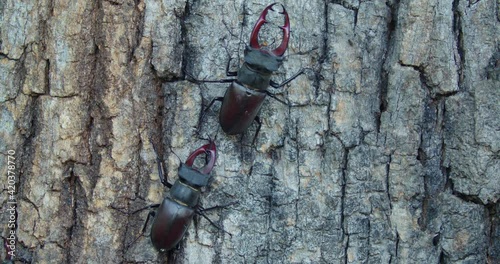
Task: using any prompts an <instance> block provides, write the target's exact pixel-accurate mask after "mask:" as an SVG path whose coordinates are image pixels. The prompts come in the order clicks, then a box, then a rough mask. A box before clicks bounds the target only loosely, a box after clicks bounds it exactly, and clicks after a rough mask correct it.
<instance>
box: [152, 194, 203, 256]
mask: <svg viewBox="0 0 500 264" xmlns="http://www.w3.org/2000/svg"><path fill="white" fill-rule="evenodd" d="M194 213H195V210H194V209H193V208H189V207H187V206H184V205H181V204H179V203H177V202H175V201H172V200H170V199H169V198H165V199H164V200H163V202H162V203H161V205H160V207H159V208H158V210H157V211H156V216H155V219H154V222H153V226H152V227H151V242H153V245H154V247H155V248H156V249H158V250H160V251H166V250H170V249H172V248H173V247H175V246H176V245H177V244H178V243H179V242H180V241H181V239H182V238H183V237H184V233H186V230H187V228H188V227H189V224H191V220H192V219H193V215H194Z"/></svg>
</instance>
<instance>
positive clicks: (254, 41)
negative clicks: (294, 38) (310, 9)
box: [250, 3, 290, 57]
mask: <svg viewBox="0 0 500 264" xmlns="http://www.w3.org/2000/svg"><path fill="white" fill-rule="evenodd" d="M276 4H277V3H274V4H271V5H269V6H267V7H266V8H265V9H264V11H262V13H261V14H260V17H259V19H257V22H255V26H254V27H253V30H252V34H250V47H252V48H254V49H261V48H262V47H261V46H260V44H259V40H258V38H259V31H260V28H261V27H262V26H263V25H264V24H265V23H267V21H266V16H267V12H268V11H269V9H271V10H274V9H273V6H274V5H276ZM281 7H282V8H283V11H282V12H280V14H283V15H284V16H285V24H284V25H283V26H280V28H281V30H282V31H283V40H282V41H281V44H280V46H279V47H277V48H276V49H274V50H272V51H271V53H272V54H274V55H275V56H278V57H280V56H283V54H284V53H285V51H286V49H287V47H288V40H289V39H290V19H289V18H288V13H287V12H286V10H285V7H284V6H283V5H281Z"/></svg>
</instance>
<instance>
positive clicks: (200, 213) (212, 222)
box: [197, 211, 233, 236]
mask: <svg viewBox="0 0 500 264" xmlns="http://www.w3.org/2000/svg"><path fill="white" fill-rule="evenodd" d="M197 213H198V214H199V215H201V216H203V218H205V219H207V221H208V222H209V223H210V224H212V225H213V226H215V227H217V229H219V230H221V231H222V232H224V233H227V234H228V235H230V236H233V234H231V233H229V232H227V231H226V230H224V228H222V227H221V226H220V225H218V224H216V223H214V221H212V220H210V218H208V216H206V215H205V214H204V213H203V212H202V211H198V212H197Z"/></svg>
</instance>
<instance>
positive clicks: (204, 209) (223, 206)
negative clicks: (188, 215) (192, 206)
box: [198, 201, 240, 212]
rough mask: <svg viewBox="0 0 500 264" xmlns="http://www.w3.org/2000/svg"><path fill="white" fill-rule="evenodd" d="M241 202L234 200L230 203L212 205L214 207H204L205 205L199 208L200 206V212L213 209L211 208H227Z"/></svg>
mask: <svg viewBox="0 0 500 264" xmlns="http://www.w3.org/2000/svg"><path fill="white" fill-rule="evenodd" d="M239 203H240V202H239V201H234V202H230V203H227V204H223V205H216V206H212V207H208V208H203V206H198V208H199V210H198V211H199V212H207V211H211V210H214V209H220V208H226V207H228V206H231V205H235V204H239Z"/></svg>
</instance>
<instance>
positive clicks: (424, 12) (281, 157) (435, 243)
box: [0, 0, 500, 263]
mask: <svg viewBox="0 0 500 264" xmlns="http://www.w3.org/2000/svg"><path fill="white" fill-rule="evenodd" d="M268 4H269V3H268V2H266V1H244V0H238V1H231V2H227V1H205V0H203V1H187V0H184V1H174V0H163V1H158V0H145V1H127V0H116V1H69V0H62V1H51V0H38V1H16V0H2V1H0V13H1V17H0V21H1V22H0V23H1V32H0V34H1V43H0V45H1V46H0V49H1V50H0V61H1V63H0V72H1V73H0V76H1V78H0V82H1V85H0V89H1V93H0V116H1V120H0V122H1V126H0V152H1V153H2V158H0V171H1V175H2V182H3V184H4V188H3V192H2V194H1V196H0V204H2V208H3V210H2V211H3V212H5V213H3V214H2V215H1V223H2V236H3V237H4V238H7V237H8V236H9V232H10V230H9V228H8V227H7V223H8V220H9V217H10V215H9V211H7V208H8V207H9V204H8V202H9V201H11V200H9V192H8V191H9V189H8V181H7V175H8V156H9V155H10V154H9V153H12V151H15V154H14V155H13V156H14V157H15V159H16V160H15V162H16V164H15V167H16V168H15V170H13V171H14V172H15V175H16V186H15V187H16V194H15V200H16V201H17V204H16V206H17V208H16V209H17V215H16V229H15V232H16V241H17V243H16V248H15V249H16V251H15V254H16V258H15V259H16V261H17V262H19V263H21V262H22V263H136V262H139V263H165V262H168V263H499V262H500V260H499V258H500V256H499V252H500V241H499V237H500V229H499V224H500V221H499V211H500V205H499V202H498V201H499V197H500V176H499V171H500V163H499V150H500V118H498V117H499V116H500V104H499V103H498V102H499V101H500V89H499V87H500V41H499V40H500V27H499V24H500V1H498V0H482V1H480V0H475V1H474V0H469V1H465V0H444V1H438V0H419V1H411V0H402V1H394V0H387V1H356V0H346V1H341V0H332V1H319V0H308V1H305V0H300V1H286V2H284V5H285V6H286V10H287V11H288V13H289V15H290V19H291V27H292V37H291V40H290V45H289V48H288V51H287V53H286V60H285V62H284V64H283V66H282V67H281V68H280V70H279V71H278V72H277V73H276V74H275V75H274V76H273V79H274V80H275V81H277V82H279V81H281V80H284V79H286V78H287V77H288V76H291V75H292V74H294V73H295V72H297V71H298V70H299V69H301V68H303V67H307V68H311V69H313V70H312V71H307V74H305V75H301V76H300V77H298V78H297V79H296V80H294V81H293V82H292V83H290V84H289V85H287V87H286V89H278V90H276V89H271V90H272V91H273V92H275V93H279V95H278V97H280V98H282V99H284V100H286V101H287V102H288V103H289V105H283V104H280V103H279V102H277V101H275V100H273V99H272V98H268V99H266V102H265V103H264V106H263V108H262V110H261V112H260V116H261V119H262V121H263V124H262V129H261V132H260V134H259V136H258V137H257V141H256V143H255V146H251V140H252V137H253V135H254V133H255V129H256V126H251V128H250V129H249V130H248V131H247V132H246V133H245V134H244V135H243V136H241V135H237V136H228V135H226V134H224V133H223V131H222V130H221V129H220V127H219V125H218V117H217V113H218V109H219V104H215V106H214V107H213V108H212V109H211V110H209V111H208V112H207V114H206V115H205V116H204V118H202V119H201V116H202V114H203V109H204V107H205V106H207V105H208V103H209V102H210V101H211V100H212V99H213V98H215V97H218V96H223V94H224V91H225V89H226V87H227V84H217V83H201V84H198V83H194V82H190V81H188V80H187V78H186V76H185V73H189V74H191V75H193V76H195V77H196V78H198V79H210V80H217V79H223V78H226V77H225V69H226V63H227V61H228V60H229V59H230V58H232V61H231V68H236V67H237V66H238V64H240V63H241V59H242V56H243V50H244V47H245V45H247V44H248V40H249V35H250V32H251V29H252V27H253V24H254V23H255V21H256V19H257V18H258V16H259V15H260V12H261V11H262V9H263V8H264V7H265V6H267V5H268ZM270 28H272V27H270ZM266 36H273V34H272V31H271V33H269V34H268V35H266ZM276 38H277V39H278V41H279V36H277V37H276ZM270 44H273V42H272V41H271V42H270ZM150 137H151V138H152V139H153V140H152V141H153V142H155V143H156V145H157V146H158V148H159V155H160V157H161V159H162V160H163V161H164V162H165V164H166V168H167V172H168V177H169V181H170V182H173V181H174V180H175V179H176V178H177V175H176V170H177V167H178V165H179V160H178V159H177V157H176V156H175V155H177V156H179V157H180V158H181V159H182V160H185V158H186V157H187V156H188V155H189V153H190V152H192V151H193V150H194V149H196V148H198V147H200V146H201V145H202V144H205V142H206V141H205V140H203V139H202V138H208V137H212V138H214V137H216V143H217V147H218V159H217V163H216V167H215V169H214V171H213V173H212V176H213V182H212V184H211V185H210V187H209V188H206V189H205V190H204V193H203V195H202V204H203V206H204V207H210V206H214V205H220V204H226V203H229V202H233V201H239V204H237V205H233V206H230V207H228V208H225V209H221V210H215V211H211V212H210V213H208V216H209V217H210V218H211V219H212V220H214V221H215V222H216V223H217V224H219V225H221V226H222V227H223V228H224V229H225V230H226V231H228V232H230V233H232V234H233V235H232V236H230V235H228V234H226V233H223V232H221V231H219V230H217V228H215V227H214V226H212V225H210V223H208V222H207V221H205V220H204V219H203V218H201V217H195V221H194V224H192V225H191V226H190V227H189V229H188V233H187V235H186V236H185V238H184V239H183V241H182V242H181V243H180V246H179V248H177V249H176V250H173V251H171V252H168V253H159V252H157V251H156V250H155V249H154V248H153V246H152V244H151V242H150V240H149V237H148V231H146V234H144V235H142V236H140V237H139V238H138V239H137V240H135V239H136V238H137V237H138V236H139V235H140V231H141V229H142V226H143V223H144V220H145V218H146V215H147V211H142V212H140V213H136V214H132V212H133V211H135V210H137V209H139V208H142V207H144V206H147V205H149V204H154V203H159V202H161V200H162V199H163V197H164V196H165V194H166V192H167V191H168V190H167V189H166V188H164V187H163V185H161V183H160V181H159V179H158V172H157V170H156V156H155V153H154V151H153V149H152V145H151V143H150V141H149V138H150ZM9 150H10V152H9ZM171 150H172V151H171ZM174 153H175V154H174ZM1 254H2V255H1V256H2V258H4V257H5V255H6V249H5V248H4V249H2V251H1Z"/></svg>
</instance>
